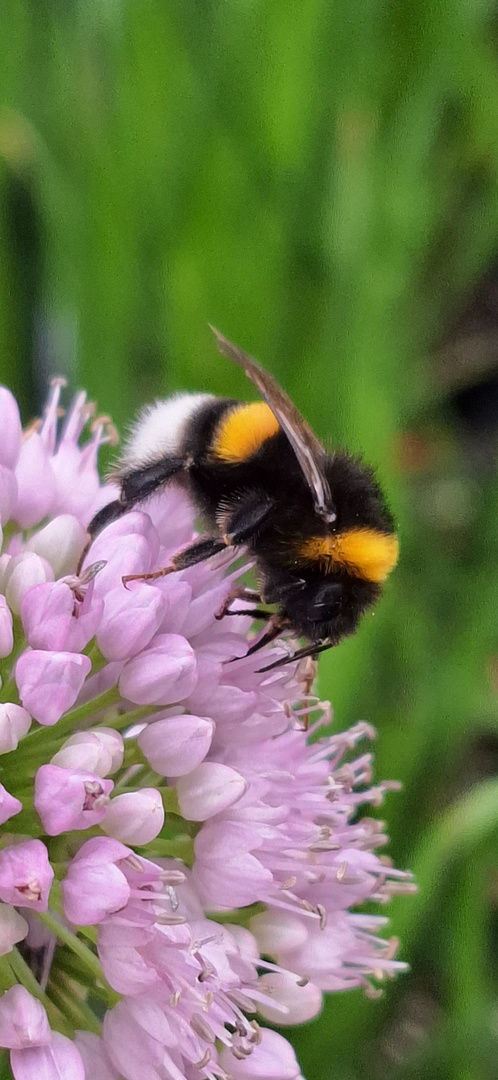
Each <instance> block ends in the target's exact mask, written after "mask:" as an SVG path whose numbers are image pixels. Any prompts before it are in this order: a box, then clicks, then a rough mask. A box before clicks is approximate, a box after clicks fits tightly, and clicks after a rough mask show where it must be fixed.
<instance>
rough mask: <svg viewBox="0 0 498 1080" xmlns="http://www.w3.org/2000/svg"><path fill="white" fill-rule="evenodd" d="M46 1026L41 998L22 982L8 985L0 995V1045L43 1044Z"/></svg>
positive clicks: (14, 1047) (47, 1033) (46, 1039)
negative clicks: (28, 989) (27, 988)
mask: <svg viewBox="0 0 498 1080" xmlns="http://www.w3.org/2000/svg"><path fill="white" fill-rule="evenodd" d="M50 1035H51V1032H50V1027H49V1023H48V1018H47V1014H46V1012H45V1009H44V1008H43V1005H42V1003H41V1001H37V999H36V998H35V997H33V996H32V994H30V993H29V992H28V991H27V990H26V987H25V986H21V985H20V984H18V985H17V986H11V987H10V990H6V991H5V993H4V994H2V996H1V997H0V1046H4V1047H6V1048H8V1049H9V1050H21V1049H22V1048H23V1047H25V1046H47V1045H48V1043H49V1042H50Z"/></svg>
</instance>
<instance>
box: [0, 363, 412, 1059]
mask: <svg viewBox="0 0 498 1080" xmlns="http://www.w3.org/2000/svg"><path fill="white" fill-rule="evenodd" d="M61 385H62V384H61V381H60V380H55V382H54V385H53V389H52V393H51V396H50V400H49V402H48V405H47V409H46V411H45V414H44V417H43V420H42V422H41V424H40V425H37V424H35V425H33V426H32V427H31V428H30V429H29V430H28V431H27V432H26V433H25V435H24V437H23V436H22V435H21V430H20V422H19V414H18V410H17V406H16V403H15V401H14V399H13V398H12V397H11V395H9V394H8V392H2V391H1V390H0V421H1V422H0V541H1V542H2V543H3V542H4V546H3V547H2V550H1V551H0V658H1V659H2V678H3V680H4V683H3V685H4V696H5V697H11V698H12V699H13V701H12V702H6V703H4V704H2V705H0V754H2V755H3V756H2V769H3V773H2V780H3V781H5V787H2V786H1V785H0V824H1V823H2V822H3V823H4V825H5V827H4V830H3V847H2V848H1V849H0V901H1V903H0V954H1V955H4V956H5V957H6V960H5V964H6V965H8V968H6V970H8V971H9V972H10V971H12V973H16V974H17V975H18V977H19V979H20V980H21V979H23V977H24V975H25V972H26V969H25V967H24V966H23V965H22V964H21V963H20V960H19V957H18V956H17V954H16V952H12V950H13V949H15V945H16V942H18V941H21V940H23V939H24V938H25V937H26V938H27V941H26V944H27V947H28V949H27V951H26V961H27V962H31V960H30V957H31V955H32V956H33V961H32V962H33V964H36V968H35V975H36V979H37V980H38V985H39V986H40V988H42V989H43V988H45V987H47V992H48V994H49V996H50V994H51V993H52V989H53V988H54V987H57V988H59V993H58V995H57V1007H58V1008H59V1009H60V1011H61V1012H62V1018H63V1015H64V1011H65V1001H66V1000H67V1002H68V1017H67V1019H68V1021H69V1024H70V1025H71V1027H74V1023H75V1021H76V1022H77V1023H79V1024H81V1025H83V1026H84V1025H85V1024H86V1023H88V1026H89V1027H90V1028H92V1029H93V1028H94V1027H95V1025H96V1024H97V1023H98V1021H99V1020H100V1019H101V1018H102V1013H104V1014H105V1015H104V1019H103V1025H102V1038H101V1039H100V1038H98V1037H97V1036H96V1035H95V1034H93V1030H92V1031H80V1032H78V1033H77V1034H76V1036H75V1039H74V1041H73V1040H70V1039H67V1038H66V1037H65V1036H63V1035H61V1034H59V1033H58V1032H51V1031H50V1029H49V1027H48V1021H47V1017H46V1015H45V1013H44V1010H43V1007H42V1006H41V1005H40V1004H39V1003H38V1002H37V1001H35V999H34V998H32V997H31V995H30V994H29V993H28V991H27V990H26V988H25V987H23V986H21V985H18V986H16V987H13V988H12V990H8V991H7V993H6V994H4V996H3V998H1V999H0V1043H1V1038H2V1033H3V1039H4V1046H5V1047H7V1048H10V1049H11V1068H12V1072H13V1075H14V1077H15V1080H61V1078H62V1077H64V1080H65V1078H66V1077H67V1078H68V1080H83V1078H84V1077H85V1075H86V1080H89V1077H91V1078H92V1080H166V1078H167V1080H185V1078H187V1080H194V1078H195V1077H197V1076H199V1077H200V1080H225V1078H226V1076H227V1075H229V1076H231V1077H233V1080H252V1078H254V1080H257V1078H260V1080H302V1078H301V1077H300V1072H299V1065H298V1063H297V1061H296V1058H295V1055H294V1052H293V1050H292V1048H291V1047H290V1045H289V1044H288V1043H287V1041H286V1040H285V1039H283V1038H282V1036H281V1035H278V1034H277V1033H276V1032H274V1031H269V1030H264V1029H263V1030H262V1029H261V1028H260V1026H259V1024H258V1022H257V1021H256V1020H254V1019H252V1018H251V1017H253V1016H254V1014H255V1013H256V1010H257V1011H258V1013H259V1016H260V1017H262V1018H263V1019H265V1018H266V1019H267V1020H268V1021H270V1022H271V1023H280V1024H283V1025H285V1024H291V1023H292V1024H294V1023H302V1022H305V1021H307V1020H309V1019H311V1018H312V1017H314V1016H316V1015H317V1013H318V1012H319V1010H320V1007H321V1001H322V993H323V992H324V991H334V990H344V989H348V988H350V987H351V988H352V987H363V988H364V989H365V991H366V992H367V993H371V992H372V989H373V988H372V983H373V984H374V985H375V983H376V982H379V981H381V980H382V979H383V977H386V976H391V975H394V974H396V973H397V972H398V971H400V970H402V968H403V967H404V965H403V964H401V963H399V962H397V961H396V960H395V959H394V953H395V943H394V942H389V941H388V940H385V939H384V938H383V937H382V936H381V934H382V933H384V930H385V925H386V920H385V919H382V918H380V917H378V916H373V915H367V914H365V913H364V912H362V911H361V909H360V905H361V904H362V903H363V902H364V901H368V902H370V901H372V900H373V901H375V900H377V901H378V900H380V901H386V900H388V899H389V896H390V895H391V893H392V892H395V891H406V890H410V889H412V888H413V885H412V883H411V882H410V880H409V875H405V874H403V873H402V872H400V871H397V870H395V869H394V868H392V867H390V866H388V865H387V864H386V863H385V861H384V860H382V859H381V858H380V857H379V855H378V853H377V851H378V848H379V847H381V846H382V845H383V844H384V843H385V842H386V839H387V838H386V837H385V836H384V834H383V832H382V826H381V825H380V824H378V823H376V822H375V821H373V819H371V818H370V817H369V816H367V817H362V816H361V808H362V807H363V806H364V807H366V808H367V814H368V809H369V806H370V805H371V804H373V805H376V804H378V803H380V802H381V801H382V798H383V795H384V792H385V791H386V790H389V789H390V788H391V787H394V786H395V785H394V784H389V783H387V784H379V785H373V783H372V775H371V773H372V756H371V754H370V753H369V752H366V753H365V752H364V751H363V750H360V749H356V747H357V744H358V743H359V742H360V741H361V740H364V739H370V738H371V737H372V735H373V732H372V730H371V729H370V728H369V727H368V725H365V724H359V725H357V726H356V727H355V728H353V729H351V731H349V732H345V733H340V734H336V735H333V736H328V737H326V738H319V737H318V736H320V734H321V732H320V730H319V729H320V727H321V725H324V724H327V725H328V724H330V721H331V713H330V708H329V706H328V705H326V704H324V703H323V702H321V701H319V700H318V699H317V698H314V697H313V696H312V694H311V692H310V684H311V677H312V675H313V664H312V663H311V661H305V662H304V664H299V665H296V664H290V665H289V666H288V667H284V668H281V669H279V670H275V671H272V672H267V673H264V672H261V671H260V670H259V669H260V668H261V667H263V666H265V664H267V663H269V662H271V660H272V659H273V658H277V657H278V656H281V655H282V645H281V643H278V642H275V643H274V645H272V646H271V647H270V648H266V650H265V652H264V653H262V654H261V655H259V654H258V655H256V656H247V655H246V654H247V648H248V642H249V640H254V630H253V627H252V623H251V618H250V617H247V616H233V617H231V618H230V619H228V618H227V619H222V620H217V618H216V614H217V612H218V611H219V609H220V607H221V606H222V604H223V603H224V601H225V600H226V598H227V597H228V595H229V594H230V593H231V591H232V590H233V588H234V586H235V585H236V583H237V581H238V578H239V577H240V574H241V573H242V572H243V569H244V567H241V566H240V560H239V561H238V563H237V566H238V568H237V569H236V570H234V569H233V565H232V564H233V555H232V553H230V552H226V553H224V554H221V555H219V556H217V557H216V558H213V559H210V560H209V562H208V563H202V564H199V565H197V566H193V567H191V568H190V569H188V570H186V571H183V572H182V573H175V574H172V575H167V576H164V577H160V578H157V579H154V580H152V581H147V582H145V581H134V582H129V583H128V587H125V586H124V584H123V580H122V579H123V577H124V576H126V575H129V574H140V573H143V572H145V573H146V572H148V571H150V570H155V569H156V568H158V567H162V566H165V565H166V564H167V563H168V561H169V559H170V558H171V556H172V555H174V554H175V553H176V552H177V551H178V550H179V548H181V547H183V546H185V545H188V544H189V543H190V542H191V540H192V539H193V538H194V536H195V532H194V514H193V511H192V507H191V506H190V505H189V503H188V500H187V498H186V496H185V494H184V492H182V491H181V490H180V489H178V488H174V487H173V486H171V488H168V489H166V490H165V491H164V492H162V493H160V494H159V495H158V496H157V497H154V498H153V499H151V500H150V501H149V502H147V504H146V505H144V506H143V507H142V508H141V509H139V510H133V511H130V512H127V513H123V514H122V515H121V516H118V517H117V518H116V520H115V521H114V522H112V523H111V524H110V525H109V526H108V527H107V528H104V529H103V530H102V531H101V532H100V533H99V535H97V536H96V537H95V538H94V539H93V542H92V543H91V545H89V546H88V536H87V528H88V525H89V522H90V521H91V519H92V517H93V515H94V514H95V513H96V512H98V511H99V510H100V509H101V508H102V507H104V506H105V505H106V503H108V502H113V501H114V500H115V499H116V498H117V496H118V494H119V492H118V491H117V489H116V487H114V486H113V485H112V484H107V485H101V483H100V480H99V476H98V472H97V468H96V459H97V452H98V449H99V446H100V445H101V444H102V443H103V442H110V441H114V435H115V433H114V431H113V429H112V425H110V423H109V422H108V421H107V420H106V419H105V418H97V419H95V420H91V417H92V413H93V410H92V407H91V406H89V405H88V404H87V403H86V399H85V395H84V394H78V395H77V397H76V398H75V400H74V402H73V404H72V405H71V407H70V409H69V412H68V414H67V417H66V420H65V423H64V426H63V428H62V430H60V429H59V412H60V395H61ZM89 419H90V420H91V428H90V433H89V437H88V438H87V441H86V442H85V441H82V442H81V443H80V439H81V438H83V440H84V436H83V432H84V429H85V425H86V424H87V422H88V421H89ZM115 509H116V508H115ZM117 509H118V510H119V507H118V508H117ZM237 555H238V556H239V555H240V552H237ZM19 615H20V618H19V617H18V616H19ZM248 635H251V637H249V636H248ZM18 702H20V704H19V703H18ZM32 718H34V719H35V720H36V721H37V722H38V724H37V725H34V726H33V728H31V719H32ZM307 724H310V725H311V726H310V728H309V732H308V731H307V730H306V725H307ZM38 725H39V726H38ZM309 734H311V735H312V736H313V742H310V740H309V738H308V735H309ZM111 775H112V777H113V780H110V779H108V777H109V776H111ZM114 785H115V786H114ZM111 791H112V792H113V797H112V798H110V794H111ZM164 807H166V809H167V814H166V815H165V813H164ZM21 810H22V816H21V817H20V818H17V819H16V817H15V815H16V814H17V813H20V811H21ZM10 822H12V824H9V823H10ZM21 828H22V830H23V831H22V833H20V832H19V834H18V835H16V832H15V830H16V829H17V830H20V829H21ZM99 829H100V830H101V833H102V835H98V832H99ZM10 830H12V831H10ZM104 833H106V834H107V835H104ZM40 835H41V836H42V837H44V839H45V840H46V843H45V842H44V839H41V840H40V839H37V838H36V839H34V838H31V837H38V836H40ZM52 838H53V839H52ZM18 839H19V840H20V842H19V843H18V842H17V840H18ZM134 848H139V849H140V853H139V854H138V853H137V851H136V850H134ZM49 855H50V858H49ZM165 855H166V856H167V858H165V857H164V856H165ZM145 856H147V857H145ZM51 860H53V865H52V862H51ZM189 867H191V869H188V868H189ZM54 870H55V872H56V874H57V884H56V886H55V888H54V889H53V891H52V902H53V906H54V911H48V904H49V894H50V890H51V885H52V880H53V877H54ZM61 898H62V908H61V907H60V903H61ZM252 904H257V905H258V906H257V914H256V915H253V917H252V919H249V916H250V912H249V913H248V912H245V913H243V914H242V915H241V916H240V921H239V914H238V912H237V909H238V908H240V907H245V906H247V905H252ZM213 909H214V910H216V909H218V911H220V912H222V913H229V918H230V924H229V925H221V924H220V923H219V922H218V921H214V920H213V919H212V918H210V917H208V916H207V915H206V911H212V910H213ZM232 909H235V910H232ZM20 912H24V913H25V915H26V918H24V917H23V915H22V914H20ZM45 913H47V914H45ZM28 926H29V930H28ZM86 927H88V928H89V929H88V931H87V930H86V929H84V928H86ZM78 928H82V929H81V930H78ZM59 937H60V938H62V939H63V940H64V942H65V943H66V946H67V947H66V948H65V949H59V948H57V947H56V945H57V941H58V938H59ZM95 949H96V951H95ZM9 953H12V955H11V956H10V959H9ZM69 958H70V959H69ZM68 963H69V964H70V968H68ZM11 977H15V975H14V974H12V976H10V975H9V978H11ZM68 978H70V979H71V982H73V981H74V985H75V986H77V988H78V989H77V993H76V992H75V993H74V994H73V993H72V991H71V993H70V992H69V989H68V987H69V983H68V982H67V980H68ZM26 981H27V985H28V986H32V985H33V983H32V982H31V981H28V980H26ZM374 992H376V991H375V990H374ZM116 995H117V996H118V1000H116ZM96 1001H98V1003H99V1004H98V1016H94V1017H93V1016H92V1010H93V1009H94V1005H95V1002H96ZM2 1009H3V1014H2ZM49 1015H50V1016H51V1013H50V1010H49ZM68 1030H69V1029H68Z"/></svg>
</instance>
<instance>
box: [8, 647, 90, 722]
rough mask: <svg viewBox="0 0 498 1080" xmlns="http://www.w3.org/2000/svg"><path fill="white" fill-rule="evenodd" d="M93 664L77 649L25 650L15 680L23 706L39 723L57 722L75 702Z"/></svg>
mask: <svg viewBox="0 0 498 1080" xmlns="http://www.w3.org/2000/svg"><path fill="white" fill-rule="evenodd" d="M91 668H92V662H91V660H89V658H88V656H82V655H78V654H76V653H69V652H40V651H38V650H32V651H27V652H25V653H23V654H22V656H20V657H19V660H18V661H17V664H16V682H17V686H18V689H19V696H20V698H21V702H22V704H23V706H24V708H25V709H27V710H28V712H30V713H31V715H32V716H34V718H35V720H38V723H39V724H44V725H47V726H49V727H50V726H51V725H52V724H56V723H57V721H58V720H60V718H61V716H62V715H63V714H64V713H65V712H67V711H68V709H70V708H71V707H72V706H73V705H74V703H75V701H76V699H77V697H78V694H79V692H80V690H81V687H82V686H83V683H84V681H85V679H86V676H87V675H89V674H90V671H91Z"/></svg>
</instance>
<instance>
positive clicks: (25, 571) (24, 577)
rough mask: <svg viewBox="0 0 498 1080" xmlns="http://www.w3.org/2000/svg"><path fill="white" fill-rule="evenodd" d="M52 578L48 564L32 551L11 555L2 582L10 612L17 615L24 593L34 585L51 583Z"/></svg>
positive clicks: (19, 611)
mask: <svg viewBox="0 0 498 1080" xmlns="http://www.w3.org/2000/svg"><path fill="white" fill-rule="evenodd" d="M53 576H54V575H53V570H52V567H51V566H50V563H48V562H47V561H46V559H42V558H41V556H40V555H36V554H35V552H34V551H21V552H20V553H19V554H18V555H13V556H12V558H11V559H10V561H9V563H8V565H7V566H6V569H5V573H4V581H3V585H4V589H5V598H6V600H7V603H8V605H9V607H10V610H11V611H13V612H14V614H15V615H19V614H20V613H21V607H22V602H23V599H24V597H25V596H26V593H27V592H29V590H30V589H32V588H33V586H34V585H39V584H41V583H42V582H45V581H52V579H53Z"/></svg>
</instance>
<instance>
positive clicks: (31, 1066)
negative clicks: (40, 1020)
mask: <svg viewBox="0 0 498 1080" xmlns="http://www.w3.org/2000/svg"><path fill="white" fill-rule="evenodd" d="M10 1064H11V1068H12V1072H13V1074H14V1080H62V1077H64V1078H65V1077H67V1080H85V1069H84V1066H83V1061H82V1059H81V1054H80V1052H79V1050H78V1048H77V1046H75V1044H74V1042H73V1041H72V1040H71V1039H68V1038H67V1037H66V1035H61V1034H60V1033H59V1032H58V1031H52V1032H51V1036H50V1042H49V1043H48V1045H47V1046H32V1047H31V1046H30V1047H27V1048H26V1049H25V1050H11V1052H10Z"/></svg>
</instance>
